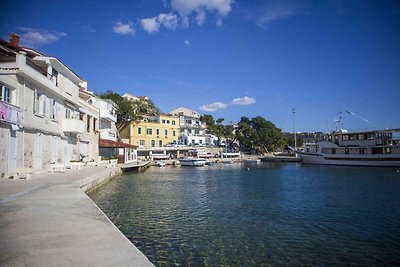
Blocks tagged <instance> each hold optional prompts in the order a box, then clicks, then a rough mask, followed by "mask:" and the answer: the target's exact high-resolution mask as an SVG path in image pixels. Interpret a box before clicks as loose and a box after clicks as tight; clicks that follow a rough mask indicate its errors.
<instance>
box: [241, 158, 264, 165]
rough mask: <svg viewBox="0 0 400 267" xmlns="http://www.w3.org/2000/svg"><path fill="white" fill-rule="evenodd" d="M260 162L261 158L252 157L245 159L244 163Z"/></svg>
mask: <svg viewBox="0 0 400 267" xmlns="http://www.w3.org/2000/svg"><path fill="white" fill-rule="evenodd" d="M260 162H261V159H252V158H248V159H244V163H247V164H258V163H260Z"/></svg>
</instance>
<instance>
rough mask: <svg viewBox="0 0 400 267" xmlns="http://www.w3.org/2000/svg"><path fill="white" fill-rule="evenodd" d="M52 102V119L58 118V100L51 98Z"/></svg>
mask: <svg viewBox="0 0 400 267" xmlns="http://www.w3.org/2000/svg"><path fill="white" fill-rule="evenodd" d="M50 103H51V109H50V112H51V113H50V119H52V120H57V101H56V100H55V99H51V100H50Z"/></svg>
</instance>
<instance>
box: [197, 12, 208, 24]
mask: <svg viewBox="0 0 400 267" xmlns="http://www.w3.org/2000/svg"><path fill="white" fill-rule="evenodd" d="M205 21H206V12H204V10H203V9H200V10H199V11H198V12H197V16H196V23H197V25H199V26H201V25H203V24H204V22H205Z"/></svg>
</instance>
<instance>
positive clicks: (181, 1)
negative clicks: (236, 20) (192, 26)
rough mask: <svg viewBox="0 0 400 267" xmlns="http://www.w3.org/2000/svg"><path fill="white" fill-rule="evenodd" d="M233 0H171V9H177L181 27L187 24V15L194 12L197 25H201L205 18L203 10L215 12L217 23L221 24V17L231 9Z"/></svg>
mask: <svg viewBox="0 0 400 267" xmlns="http://www.w3.org/2000/svg"><path fill="white" fill-rule="evenodd" d="M233 3H234V0H191V1H188V0H171V7H172V9H174V10H176V11H178V13H179V15H180V16H181V17H182V25H183V27H188V26H189V18H188V17H189V16H190V14H192V13H193V12H195V13H196V19H195V20H196V23H197V25H203V24H204V22H205V20H206V14H205V11H206V10H207V11H211V12H213V11H214V12H217V13H218V16H219V20H218V22H217V25H219V26H220V25H221V24H222V21H220V19H221V17H224V16H227V15H228V14H229V12H230V11H231V9H232V4H233Z"/></svg>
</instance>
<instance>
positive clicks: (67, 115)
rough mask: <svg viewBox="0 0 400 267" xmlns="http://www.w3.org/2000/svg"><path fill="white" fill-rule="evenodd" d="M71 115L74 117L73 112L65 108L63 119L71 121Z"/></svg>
mask: <svg viewBox="0 0 400 267" xmlns="http://www.w3.org/2000/svg"><path fill="white" fill-rule="evenodd" d="M73 115H74V112H73V111H72V110H71V109H70V108H68V107H65V118H66V119H72V118H73Z"/></svg>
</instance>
